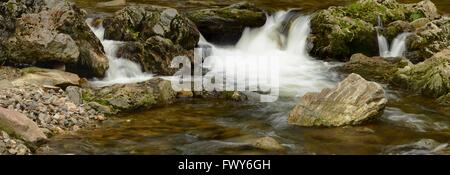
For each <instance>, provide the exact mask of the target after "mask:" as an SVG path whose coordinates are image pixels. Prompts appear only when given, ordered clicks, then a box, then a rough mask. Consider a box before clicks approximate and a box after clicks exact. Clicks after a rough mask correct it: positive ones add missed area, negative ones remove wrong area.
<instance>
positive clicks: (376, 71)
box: [340, 53, 412, 82]
mask: <svg viewBox="0 0 450 175" xmlns="http://www.w3.org/2000/svg"><path fill="white" fill-rule="evenodd" d="M408 65H412V63H410V62H409V61H408V60H407V59H405V58H383V57H367V56H365V55H363V54H360V53H358V54H354V55H352V57H351V58H350V61H348V62H346V63H345V64H344V66H343V67H342V68H340V70H342V71H343V72H345V73H356V74H359V75H361V76H362V77H364V78H365V79H367V80H371V81H381V82H390V80H391V79H392V78H393V77H394V74H395V73H396V72H397V71H398V70H399V69H401V68H404V67H405V66H408Z"/></svg>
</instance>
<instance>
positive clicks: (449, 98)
mask: <svg viewBox="0 0 450 175" xmlns="http://www.w3.org/2000/svg"><path fill="white" fill-rule="evenodd" d="M438 102H439V104H441V105H443V106H448V107H450V93H448V94H447V95H444V96H442V97H440V98H439V99H438ZM449 111H450V110H449Z"/></svg>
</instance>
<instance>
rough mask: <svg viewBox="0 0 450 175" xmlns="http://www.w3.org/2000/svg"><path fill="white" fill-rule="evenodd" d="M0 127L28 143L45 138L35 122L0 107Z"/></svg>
mask: <svg viewBox="0 0 450 175" xmlns="http://www.w3.org/2000/svg"><path fill="white" fill-rule="evenodd" d="M0 129H1V130H4V131H6V132H7V133H8V134H10V135H15V136H17V137H18V138H20V139H23V140H25V141H27V142H30V143H37V142H42V141H45V140H47V137H46V136H45V134H44V133H43V132H42V130H41V129H40V128H39V127H38V125H37V124H36V123H34V122H33V121H32V120H30V119H29V118H27V117H26V116H25V115H23V114H21V113H18V112H16V111H12V110H8V109H5V108H2V107H0Z"/></svg>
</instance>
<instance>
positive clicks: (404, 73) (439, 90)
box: [392, 49, 450, 98]
mask: <svg viewBox="0 0 450 175" xmlns="http://www.w3.org/2000/svg"><path fill="white" fill-rule="evenodd" d="M449 69H450V49H445V50H443V51H441V52H439V53H437V54H435V55H434V56H433V57H432V58H430V59H427V60H425V61H424V62H422V63H419V64H416V65H413V66H406V67H405V68H403V69H401V70H399V71H398V72H397V73H396V74H395V76H394V78H393V80H392V83H393V84H395V85H398V86H400V87H403V88H405V89H408V90H411V91H413V92H417V93H420V94H422V95H424V96H427V97H434V98H438V97H441V96H443V95H446V94H448V93H449V92H450V71H449Z"/></svg>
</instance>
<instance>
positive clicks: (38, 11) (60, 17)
mask: <svg viewBox="0 0 450 175" xmlns="http://www.w3.org/2000/svg"><path fill="white" fill-rule="evenodd" d="M0 12H1V13H0V14H2V15H1V16H0V33H1V35H0V60H4V61H7V62H10V63H13V64H30V65H36V64H43V65H46V64H52V63H64V64H66V69H67V70H68V71H70V72H74V73H77V74H79V75H82V76H86V77H93V76H97V77H102V76H104V74H105V72H106V70H107V69H108V60H107V58H106V56H105V54H104V51H103V47H102V45H101V43H100V41H99V40H98V39H97V38H96V37H95V35H94V33H92V32H91V30H90V28H89V27H88V26H87V24H86V23H85V20H86V12H84V11H83V10H81V9H79V8H77V7H76V6H74V5H73V4H72V3H69V2H67V1H46V0H36V1H33V3H28V1H26V2H25V1H13V0H10V1H7V2H1V3H0Z"/></svg>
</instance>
